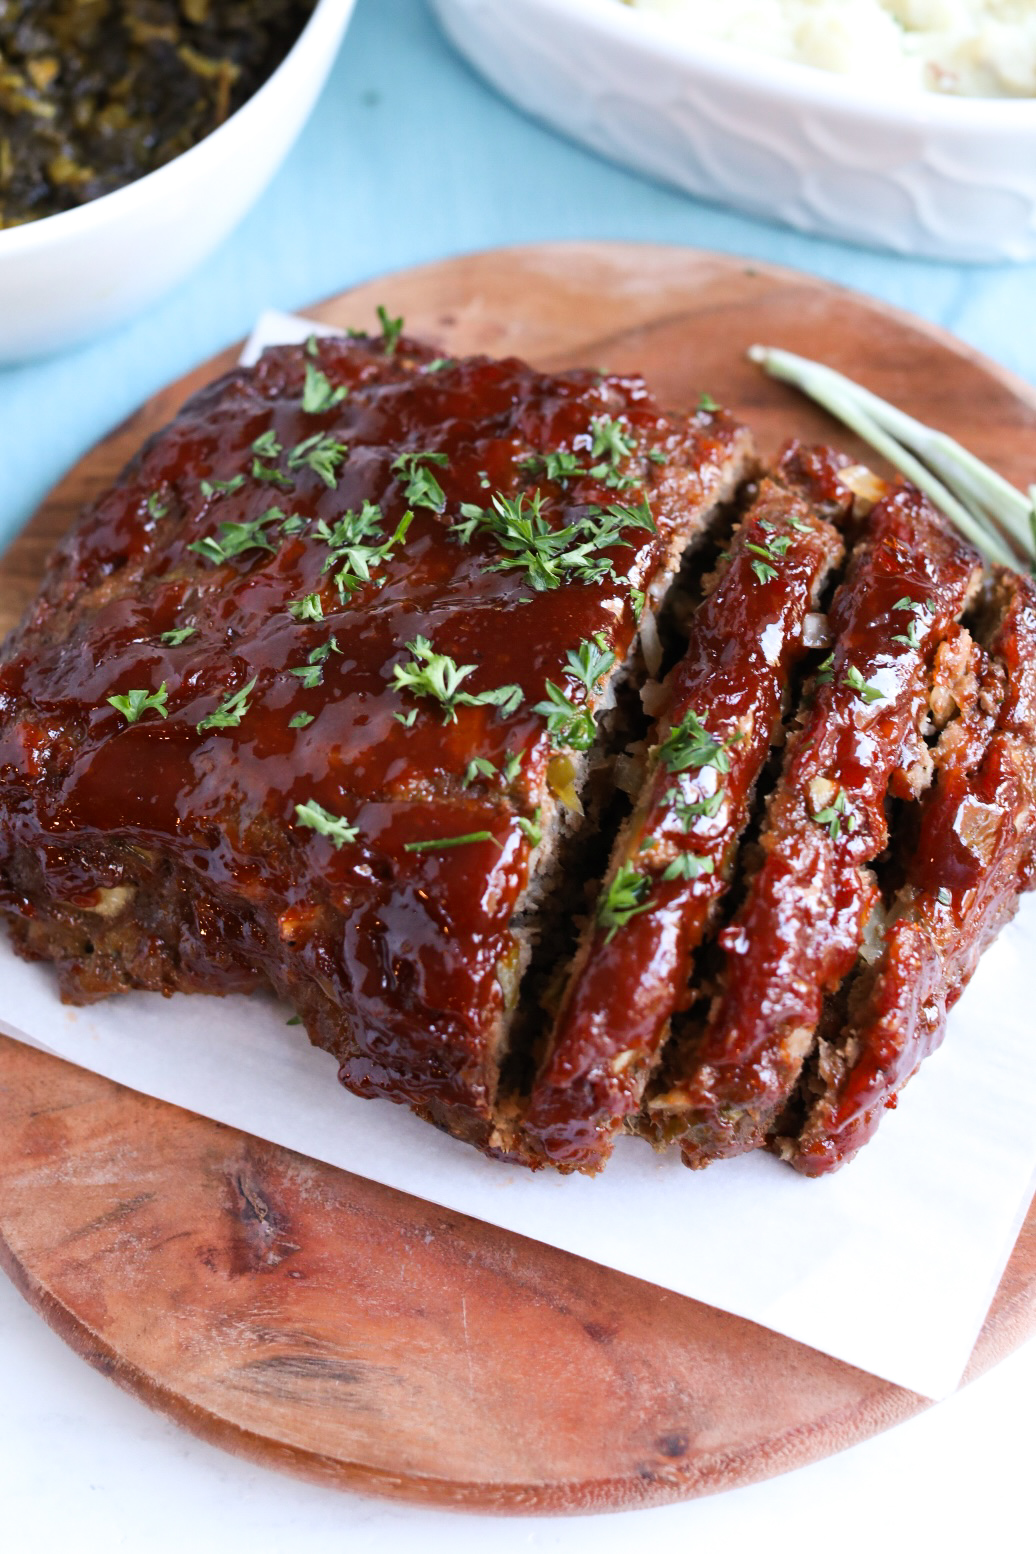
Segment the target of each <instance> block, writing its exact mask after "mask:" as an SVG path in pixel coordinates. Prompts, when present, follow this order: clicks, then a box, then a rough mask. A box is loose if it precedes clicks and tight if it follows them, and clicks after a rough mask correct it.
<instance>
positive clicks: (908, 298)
mask: <svg viewBox="0 0 1036 1554" xmlns="http://www.w3.org/2000/svg"><path fill="white" fill-rule="evenodd" d="M501 3H506V0H501ZM575 237H584V238H620V239H640V240H644V241H654V242H667V243H684V244H688V245H693V246H695V247H701V248H713V249H722V250H725V251H727V252H732V253H738V254H746V255H752V256H754V257H758V258H763V259H768V260H772V261H775V262H777V263H781V264H786V265H792V266H795V267H797V268H799V269H803V270H809V271H812V272H814V273H815V274H818V275H823V276H827V277H829V278H831V279H834V280H837V281H840V282H841V283H843V284H844V285H848V286H853V287H856V288H858V289H859V290H861V291H866V292H870V293H872V294H873V295H875V296H879V297H882V298H885V299H887V300H888V301H891V302H894V303H897V304H898V305H900V306H901V307H905V308H909V309H912V310H913V311H915V312H917V313H920V314H923V315H924V316H925V317H927V318H929V319H932V320H934V321H936V322H938V323H940V324H942V325H944V326H945V327H946V328H948V329H951V330H952V331H953V332H954V333H956V334H957V335H959V336H960V337H961V338H962V339H964V340H966V341H968V342H969V343H971V344H972V345H975V346H977V347H978V348H979V349H981V350H983V351H985V352H986V353H987V354H988V355H990V356H993V357H995V358H997V359H998V360H999V361H1000V362H1002V363H1003V364H1004V365H1005V366H1008V367H1011V368H1013V369H1014V371H1015V372H1017V373H1020V374H1021V375H1022V376H1024V377H1027V378H1028V379H1030V381H1033V382H1036V266H1024V267H1018V266H1010V267H1008V266H1003V267H968V266H957V265H949V264H936V263H931V262H922V261H917V260H910V259H901V258H895V257H892V256H891V255H886V254H880V253H876V252H875V253H872V252H867V251H864V250H862V249H857V248H851V247H847V246H845V245H842V244H838V243H833V242H827V241H823V240H819V239H815V238H809V237H803V236H801V235H800V234H798V233H794V232H790V231H784V230H782V229H780V228H778V227H773V226H769V225H767V224H765V223H763V222H758V221H753V220H749V219H748V218H746V217H743V216H738V215H735V214H733V213H731V212H728V211H725V210H720V209H718V208H715V207H713V206H709V205H705V204H703V203H700V202H698V201H695V200H693V199H690V198H688V197H687V196H685V195H682V194H678V193H675V192H673V191H671V190H669V189H665V188H661V187H659V186H658V185H656V184H653V183H651V182H649V181H647V180H646V179H642V178H640V177H637V176H635V175H633V174H631V173H627V172H625V171H623V170H622V169H621V168H617V167H613V166H611V165H610V164H609V163H607V162H604V161H602V160H601V159H600V158H598V157H597V156H595V155H592V154H591V153H589V152H586V151H583V150H582V149H581V148H580V147H578V146H574V145H571V144H569V143H568V142H567V141H565V140H563V139H561V138H560V137H559V136H557V135H555V134H554V133H553V132H552V131H550V130H548V129H545V128H542V127H541V126H540V125H538V124H536V123H534V122H532V121H531V120H529V119H527V118H525V117H524V116H523V115H522V114H521V113H520V112H519V111H517V110H516V109H515V108H513V107H511V105H510V104H508V103H506V102H503V101H502V100H501V99H499V98H498V97H497V96H496V95H495V94H494V93H493V92H492V91H491V90H490V89H489V88H488V87H486V86H485V85H483V83H482V82H481V80H480V79H478V78H477V77H476V76H475V75H474V74H473V73H472V72H471V71H470V70H469V68H468V67H467V65H466V64H465V63H464V62H463V61H462V60H460V59H459V58H458V57H457V56H456V55H455V54H454V52H453V51H452V49H451V48H450V47H449V45H448V44H447V43H446V42H445V41H444V39H443V38H442V37H441V35H440V34H439V32H438V30H437V28H436V25H435V22H434V21H433V19H432V17H431V15H430V13H429V12H428V10H427V9H426V6H425V4H424V3H423V0H359V4H358V5H357V8H356V14H355V17H354V19H353V22H352V26H351V28H350V30H349V33H348V35H347V37H346V41H345V45H344V48H343V50H342V53H341V56H340V58H339V60H338V62H337V65H336V67H335V70H334V72H333V74H332V77H331V80H330V83H329V85H328V87H327V89H326V91H325V92H324V95H323V97H322V99H321V101H320V103H319V105H318V107H317V110H316V113H315V114H314V116H313V118H312V119H311V121H310V123H309V125H308V126H307V128H306V130H305V131H304V133H303V135H302V138H301V140H300V141H299V142H298V144H297V145H296V147H295V149H294V151H293V153H292V155H291V156H290V157H289V159H288V161H287V162H286V164H285V166H284V167H283V168H282V170H281V172H280V174H279V175H278V177H277V178H276V179H275V181H274V182H273V184H272V185H271V186H270V188H269V190H268V192H267V193H266V195H265V196H264V198H263V199H262V200H261V202H260V203H259V204H258V205H257V206H256V207H255V208H254V209H253V211H252V212H251V214H250V215H249V216H248V217H247V218H246V220H245V221H244V223H243V224H242V225H241V226H240V227H239V228H238V230H237V231H236V232H235V233H234V234H233V235H232V237H231V238H230V239H229V240H228V241H227V242H225V243H224V244H223V246H222V248H220V249H219V250H218V251H217V252H216V254H215V255H214V256H213V257H212V258H211V259H210V260H209V261H208V263H207V264H206V265H205V266H204V268H203V269H201V270H200V271H197V272H196V273H195V275H194V276H193V277H192V278H191V279H190V280H189V281H188V282H186V283H185V284H184V285H183V286H181V287H180V289H179V290H178V291H176V292H175V293H174V294H172V295H171V296H169V297H167V298H166V299H165V300H164V301H163V302H162V303H161V304H160V305H159V306H157V307H155V308H154V309H153V310H152V311H151V312H150V313H148V314H147V315H146V316H144V317H142V318H139V319H137V320H136V321H135V322H133V323H131V324H129V325H128V326H126V327H124V328H122V329H119V330H116V331H112V332H110V333H108V334H107V335H105V336H104V337H102V338H101V339H99V340H97V341H96V342H95V343H93V344H91V345H89V346H87V347H85V348H82V349H80V350H77V351H74V352H70V353H68V354H67V355H64V356H61V357H57V358H53V359H51V360H49V361H45V362H39V363H35V364H32V365H28V366H25V367H20V368H13V369H7V370H2V369H0V543H2V542H6V541H7V540H8V539H9V538H10V537H11V536H12V535H13V534H14V533H15V531H16V530H17V529H18V528H19V526H20V525H21V524H22V523H23V522H24V521H25V519H26V518H27V517H28V516H29V514H30V513H31V512H32V510H33V508H34V507H35V506H36V504H37V503H38V501H39V500H40V498H41V497H42V496H43V495H44V493H45V492H46V490H47V489H48V488H49V487H50V486H51V485H52V484H53V483H54V481H55V480H57V478H58V477H59V476H60V475H61V474H62V472H63V471H64V470H65V469H66V468H67V467H68V466H69V465H70V464H71V463H73V462H74V461H75V460H76V458H78V457H79V455H80V454H82V453H83V452H84V451H85V450H86V449H87V448H88V447H90V445H91V444H92V443H94V442H95V441H96V440H97V439H98V438H99V437H100V436H102V435H103V434H104V432H106V431H107V430H108V429H109V428H110V427H111V426H113V425H115V424H116V423H117V422H118V421H119V420H121V419H122V417H123V416H125V415H126V414H128V413H129V412H130V411H131V410H132V409H134V408H135V407H136V406H137V405H138V404H139V403H140V402H141V401H142V400H144V399H145V398H146V397H147V396H148V395H149V394H151V393H152V392H153V391H154V390H156V389H158V388H159V387H161V386H162V385H163V384H165V383H167V382H168V381H170V380H171V379H173V378H176V377H178V376H179V375H180V374H181V373H183V372H184V371H185V370H186V369H187V368H189V367H191V366H193V365H194V364H195V363H197V362H198V361H201V360H203V359H204V358H206V357H208V356H210V355H211V354H212V353H213V352H214V351H216V350H218V349H219V348H221V347H222V346H225V345H226V344H228V343H229V342H230V341H232V340H234V339H235V338H237V337H239V336H241V335H243V334H245V333H247V331H248V329H249V328H250V326H251V324H252V322H253V321H254V319H255V317H256V314H257V313H258V312H259V310H260V309H261V308H262V307H264V306H268V305H269V306H276V307H283V308H289V309H291V308H300V307H303V306H304V305H305V304H306V303H307V302H311V301H314V300H316V299H319V298H321V297H324V296H327V295H329V294H331V293H333V292H336V291H340V290H341V289H342V288H343V287H346V286H348V285H350V284H352V283H354V282H356V281H359V280H362V279H365V278H367V277H370V276H375V275H378V274H380V273H382V272H384V271H388V270H394V269H400V268H403V267H405V266H408V265H411V264H417V263H422V262H425V261H428V260H431V259H436V258H440V257H443V256H446V255H450V254H456V253H461V252H465V251H470V250H472V249H479V248H488V247H494V246H496V245H499V244H504V243H519V242H531V241H537V240H543V239H550V238H575ZM2 306H3V298H2V297H0V307H2ZM1034 462H1036V450H1034Z"/></svg>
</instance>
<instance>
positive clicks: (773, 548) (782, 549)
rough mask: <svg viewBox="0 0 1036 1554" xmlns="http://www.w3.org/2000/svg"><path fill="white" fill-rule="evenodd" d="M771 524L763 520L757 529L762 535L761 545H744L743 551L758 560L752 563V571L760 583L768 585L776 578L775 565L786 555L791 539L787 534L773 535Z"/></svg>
mask: <svg viewBox="0 0 1036 1554" xmlns="http://www.w3.org/2000/svg"><path fill="white" fill-rule="evenodd" d="M773 527H774V526H773V524H772V523H771V522H770V521H769V520H768V519H765V518H764V519H763V521H762V522H761V523H760V525H759V528H760V529H761V530H762V532H763V534H764V536H765V537H764V539H763V543H762V544H761V545H756V544H755V543H748V542H746V544H745V549H746V550H747V551H750V552H751V554H752V555H754V556H756V557H759V558H760V559H758V560H756V561H753V562H752V571H753V572H754V573H755V575H756V577H757V578H758V579H759V581H760V582H761V583H770V582H772V581H773V579H774V578H775V577H776V576H777V565H776V563H777V562H778V561H779V560H780V558H781V557H782V556H784V555H786V554H787V551H788V547H789V546H790V544H791V538H790V536H789V535H787V534H775V533H773Z"/></svg>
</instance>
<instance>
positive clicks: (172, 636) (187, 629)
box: [158, 626, 198, 647]
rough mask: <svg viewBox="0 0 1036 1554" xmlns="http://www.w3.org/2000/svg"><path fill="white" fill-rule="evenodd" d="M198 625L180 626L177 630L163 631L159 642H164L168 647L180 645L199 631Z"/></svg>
mask: <svg viewBox="0 0 1036 1554" xmlns="http://www.w3.org/2000/svg"><path fill="white" fill-rule="evenodd" d="M197 630H198V628H197V626H179V627H177V629H176V630H175V631H163V633H162V635H161V636H160V637H159V639H158V640H159V642H164V643H165V645H166V647H180V646H182V644H183V643H184V642H186V641H187V640H188V639H189V638H190V637H193V636H194V635H195V633H196V632H197Z"/></svg>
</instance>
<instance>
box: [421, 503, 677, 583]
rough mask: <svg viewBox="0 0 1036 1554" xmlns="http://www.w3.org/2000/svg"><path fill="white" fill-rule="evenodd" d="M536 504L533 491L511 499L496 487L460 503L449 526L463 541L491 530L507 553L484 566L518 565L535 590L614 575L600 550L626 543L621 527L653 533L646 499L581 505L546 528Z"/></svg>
mask: <svg viewBox="0 0 1036 1554" xmlns="http://www.w3.org/2000/svg"><path fill="white" fill-rule="evenodd" d="M542 509H543V497H542V494H541V493H540V492H539V491H534V492H533V493H532V495H531V496H528V495H527V494H526V493H524V492H523V493H521V494H520V495H519V496H517V497H514V498H511V497H507V496H504V495H503V494H502V493H501V492H496V493H495V495H494V496H493V499H492V504H491V505H490V506H489V507H478V506H476V505H475V504H474V503H471V502H464V503H462V504H461V520H462V521H461V522H459V523H455V524H452V525H451V530H452V532H453V533H454V534H456V535H457V537H458V538H459V539H460V540H461V541H462V542H463V543H464V544H467V543H469V541H470V540H471V538H472V536H473V535H474V534H476V533H478V534H490V535H492V536H493V538H494V539H495V540H496V541H497V543H498V544H499V545H500V547H501V549H502V550H504V551H506V552H507V555H506V556H505V558H504V560H503V561H498V562H496V563H495V564H494V565H493V566H491V567H490V568H489V570H490V571H491V572H506V571H510V570H512V569H515V568H517V569H520V570H521V571H522V572H523V573H524V576H525V580H526V581H527V582H528V583H531V585H532V587H533V588H535V589H537V590H538V591H539V592H543V591H544V590H546V589H550V588H560V586H561V584H562V583H563V582H565V581H566V580H568V579H570V578H571V579H575V580H576V581H578V582H583V583H596V582H600V581H601V579H602V578H605V577H614V576H615V567H614V564H613V562H612V561H611V559H610V558H609V557H608V556H606V555H604V554H602V552H604V551H607V550H611V549H612V548H613V547H615V546H616V545H627V546H628V545H629V544H630V543H631V542H630V541H629V540H624V539H623V538H622V530H623V529H624V528H637V529H647V530H648V531H649V532H650V533H652V534H653V533H654V532H655V523H654V519H653V518H652V516H651V510H650V508H649V507H648V505H647V503H646V502H641V503H640V504H639V505H638V506H637V507H624V506H622V505H621V504H619V503H617V502H613V503H612V504H611V505H610V506H608V507H593V506H591V507H585V508H582V509H580V510H578V516H576V517H574V518H573V520H572V522H571V523H567V524H565V525H564V526H563V527H561V528H560V529H555V528H553V527H552V525H551V524H550V523H549V522H548V520H547V519H546V518H545V517H544V515H543V510H542Z"/></svg>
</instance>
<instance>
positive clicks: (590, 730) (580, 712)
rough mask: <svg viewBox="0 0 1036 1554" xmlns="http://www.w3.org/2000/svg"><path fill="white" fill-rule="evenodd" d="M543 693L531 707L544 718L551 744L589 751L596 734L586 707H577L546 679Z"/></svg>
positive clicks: (591, 714)
mask: <svg viewBox="0 0 1036 1554" xmlns="http://www.w3.org/2000/svg"><path fill="white" fill-rule="evenodd" d="M546 692H547V699H546V701H538V702H537V703H536V705H535V707H533V709H532V710H533V712H538V713H540V714H541V715H542V716H543V717H545V718H546V720H547V733H548V735H549V737H550V742H551V744H552V745H568V746H569V747H570V748H571V749H573V750H589V748H590V746H591V745H592V744H593V742H594V739H595V737H596V734H597V726H596V724H595V723H594V717H593V713H592V712H591V711H590V709H589V707H577V706H576V704H575V702H574V701H572V700H571V699H570V698H569V697H568V696H566V695H565V693H564V691H563V690H562V689H561V687H560V686H559V685H555V684H554V683H553V681H552V680H548V681H547V684H546Z"/></svg>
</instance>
